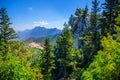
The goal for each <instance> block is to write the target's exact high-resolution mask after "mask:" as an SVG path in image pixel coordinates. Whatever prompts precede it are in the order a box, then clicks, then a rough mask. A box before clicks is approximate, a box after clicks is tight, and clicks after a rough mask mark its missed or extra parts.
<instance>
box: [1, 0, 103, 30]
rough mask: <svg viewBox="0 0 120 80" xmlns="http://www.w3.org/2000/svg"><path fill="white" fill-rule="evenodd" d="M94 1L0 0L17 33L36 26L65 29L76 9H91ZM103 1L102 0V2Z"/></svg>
mask: <svg viewBox="0 0 120 80" xmlns="http://www.w3.org/2000/svg"><path fill="white" fill-rule="evenodd" d="M91 1H92V0H0V8H1V7H4V8H6V9H7V13H8V15H9V17H10V21H11V22H12V23H13V24H12V25H11V26H12V27H13V28H14V29H15V30H16V31H21V30H25V29H32V28H34V27H35V26H44V27H46V28H53V27H55V28H59V29H62V28H63V24H64V22H68V19H69V16H70V15H71V14H74V13H75V10H76V8H84V7H85V6H86V5H88V8H89V9H90V8H91ZM101 1H102V0H101Z"/></svg>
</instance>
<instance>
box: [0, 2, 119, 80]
mask: <svg viewBox="0 0 120 80" xmlns="http://www.w3.org/2000/svg"><path fill="white" fill-rule="evenodd" d="M90 11H91V12H90ZM10 25H11V22H10V18H9V16H8V14H7V11H6V9H5V8H1V9H0V80H119V79H120V0H105V2H104V3H102V4H100V0H92V9H91V10H88V7H87V5H86V6H85V8H84V9H81V8H77V9H76V12H75V14H74V15H71V16H70V18H69V21H68V22H66V23H64V28H63V30H62V33H61V34H60V35H58V36H57V40H56V43H55V45H52V44H51V43H50V39H49V38H46V39H45V41H44V49H39V48H33V47H28V46H27V45H26V44H25V43H24V42H20V41H16V40H15V38H17V37H18V35H17V34H16V32H15V31H14V30H13V28H11V27H10Z"/></svg>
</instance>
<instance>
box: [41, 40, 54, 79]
mask: <svg viewBox="0 0 120 80" xmlns="http://www.w3.org/2000/svg"><path fill="white" fill-rule="evenodd" d="M44 46H45V49H44V52H43V54H42V63H41V65H40V67H41V68H42V73H43V74H44V79H45V80H51V79H52V78H53V75H52V71H53V70H54V69H55V60H54V58H55V56H54V54H53V47H52V45H51V44H50V39H49V38H46V39H45V43H44Z"/></svg>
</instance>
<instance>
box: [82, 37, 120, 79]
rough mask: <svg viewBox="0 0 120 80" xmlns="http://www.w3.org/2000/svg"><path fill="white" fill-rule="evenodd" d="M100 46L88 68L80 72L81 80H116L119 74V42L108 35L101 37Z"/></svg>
mask: <svg viewBox="0 0 120 80" xmlns="http://www.w3.org/2000/svg"><path fill="white" fill-rule="evenodd" d="M102 46H103V50H101V51H99V52H98V55H97V56H96V57H95V59H94V61H93V62H92V63H91V64H90V66H89V68H87V70H86V71H85V72H84V73H83V74H82V77H81V79H82V80H87V79H90V80H96V79H97V80H118V77H119V74H120V69H119V66H120V54H119V49H120V43H118V42H116V41H115V40H113V39H112V37H111V36H108V37H107V38H106V37H104V38H103V39H102ZM87 74H88V75H87Z"/></svg>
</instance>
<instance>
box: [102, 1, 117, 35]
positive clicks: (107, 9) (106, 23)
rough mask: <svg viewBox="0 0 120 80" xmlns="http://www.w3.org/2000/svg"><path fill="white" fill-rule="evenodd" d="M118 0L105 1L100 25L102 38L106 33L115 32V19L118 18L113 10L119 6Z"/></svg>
mask: <svg viewBox="0 0 120 80" xmlns="http://www.w3.org/2000/svg"><path fill="white" fill-rule="evenodd" d="M118 2H119V0H105V3H104V4H103V6H104V7H103V9H104V10H103V17H102V19H101V20H102V21H101V22H102V25H101V27H102V28H101V30H102V31H101V34H102V35H103V36H107V33H109V34H111V35H112V34H114V33H116V32H115V27H114V24H115V18H116V17H117V16H118V13H117V11H116V10H115V8H116V7H117V6H119V3H118Z"/></svg>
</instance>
